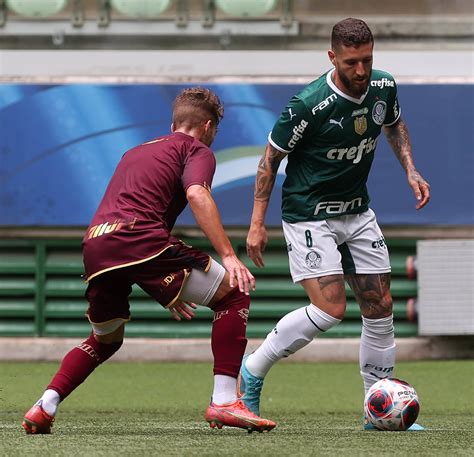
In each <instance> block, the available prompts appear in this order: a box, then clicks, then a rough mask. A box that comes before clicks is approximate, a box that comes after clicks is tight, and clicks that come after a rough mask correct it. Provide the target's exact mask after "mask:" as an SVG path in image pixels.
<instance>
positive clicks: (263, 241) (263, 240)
mask: <svg viewBox="0 0 474 457" xmlns="http://www.w3.org/2000/svg"><path fill="white" fill-rule="evenodd" d="M267 242H268V236H267V229H266V228H265V226H264V225H255V224H253V225H251V226H250V230H249V233H248V235H247V255H248V256H249V257H250V258H251V259H252V261H253V263H254V264H255V265H256V266H257V267H259V268H262V267H264V266H265V263H264V261H263V251H265V247H266V246H267Z"/></svg>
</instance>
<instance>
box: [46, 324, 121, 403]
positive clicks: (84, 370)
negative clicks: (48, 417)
mask: <svg viewBox="0 0 474 457" xmlns="http://www.w3.org/2000/svg"><path fill="white" fill-rule="evenodd" d="M121 345H122V342H121V341H120V342H118V343H110V344H105V343H99V342H98V341H97V340H96V339H95V338H94V335H93V334H92V333H91V334H90V336H89V338H87V340H85V341H83V342H82V343H81V344H79V345H77V346H76V347H75V348H74V349H72V350H71V351H70V352H68V353H67V354H66V356H65V357H64V359H63V361H62V363H61V366H60V367H59V370H58V372H57V373H56V374H55V375H54V378H53V379H52V381H51V383H50V384H49V386H48V387H47V388H48V389H53V390H55V391H56V392H57V393H58V394H59V396H60V397H61V400H64V399H65V398H66V397H67V396H68V395H69V394H70V393H71V392H72V391H73V390H74V389H75V388H76V387H77V386H79V385H80V384H82V383H83V382H84V381H85V380H86V378H87V377H88V376H89V375H90V374H91V373H92V372H93V371H94V370H95V368H96V367H98V366H99V365H100V364H101V363H102V362H105V361H106V360H107V359H108V358H110V357H111V356H112V355H113V354H114V353H115V352H117V351H118V350H119V348H120V346H121Z"/></svg>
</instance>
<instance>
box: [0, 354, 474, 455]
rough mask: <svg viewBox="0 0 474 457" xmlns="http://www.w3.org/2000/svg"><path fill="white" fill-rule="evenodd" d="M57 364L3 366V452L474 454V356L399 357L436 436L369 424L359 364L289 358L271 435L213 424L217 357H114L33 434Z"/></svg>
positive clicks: (271, 404) (279, 382)
mask: <svg viewBox="0 0 474 457" xmlns="http://www.w3.org/2000/svg"><path fill="white" fill-rule="evenodd" d="M56 368H57V364H55V363H0V435H1V439H0V455H1V456H29V455H31V456H35V455H41V456H48V457H49V456H77V457H79V456H116V455H120V456H155V455H156V456H168V455H169V456H223V455H229V456H252V457H257V456H259V457H260V456H292V457H295V456H358V455H360V456H381V455H382V456H383V455H398V456H416V457H419V456H453V455H455V456H457V455H460V456H461V455H465V456H468V455H469V456H472V455H474V449H473V425H474V423H473V410H474V381H473V375H474V361H445V362H438V361H437V362H416V363H415V362H413V363H408V362H407V363H398V365H397V369H396V375H397V376H398V377H400V378H401V379H405V380H406V381H408V382H411V383H412V384H413V385H414V386H415V388H416V389H417V391H418V393H419V396H420V399H421V412H420V417H419V421H418V422H419V423H421V424H423V425H425V426H426V427H427V430H426V431H425V432H418V433H416V432H410V433H406V432H364V431H362V426H361V421H362V400H363V398H362V397H363V395H362V382H361V379H360V376H359V374H358V366H357V364H353V363H337V364H336V363H334V364H327V363H321V364H296V363H286V362H284V363H280V364H278V365H276V366H275V367H274V368H273V370H272V371H271V372H270V374H269V375H268V377H267V379H266V382H265V387H264V392H263V396H262V405H261V406H262V415H264V416H266V417H269V418H272V419H274V420H275V421H277V422H278V426H277V428H276V429H275V430H273V431H272V432H270V433H264V434H259V433H252V434H248V433H247V432H246V431H245V430H239V429H231V428H224V429H222V430H211V429H210V428H209V426H208V424H207V423H206V422H204V420H203V414H204V410H205V408H206V405H207V403H208V401H209V396H210V393H211V387H212V371H211V365H210V364H206V363H187V364H185V363H108V364H105V365H104V366H102V367H99V368H98V369H97V370H96V372H95V373H94V374H93V375H92V376H91V377H90V378H89V379H88V380H87V381H86V383H85V384H84V385H82V386H81V387H80V388H79V389H77V390H76V392H74V393H73V394H72V395H71V396H70V398H68V399H67V400H66V401H65V402H64V403H63V404H62V405H61V408H60V410H59V413H58V415H57V419H56V423H55V424H54V427H53V434H52V435H42V436H31V435H28V436H27V435H25V433H24V432H23V429H22V428H21V426H20V424H21V419H22V414H23V413H24V412H25V411H26V410H27V409H28V408H29V407H30V406H31V404H32V403H33V402H34V401H35V400H36V399H37V398H38V397H39V396H40V394H41V392H42V390H43V388H44V386H45V385H46V384H47V382H48V381H49V379H50V377H51V375H52V374H53V373H54V372H55V370H56Z"/></svg>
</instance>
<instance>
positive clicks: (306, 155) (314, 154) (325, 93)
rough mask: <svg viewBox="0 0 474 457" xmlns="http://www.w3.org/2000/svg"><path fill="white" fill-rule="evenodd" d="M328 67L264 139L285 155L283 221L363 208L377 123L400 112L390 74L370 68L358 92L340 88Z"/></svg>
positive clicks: (384, 123)
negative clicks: (356, 94) (368, 77)
mask: <svg viewBox="0 0 474 457" xmlns="http://www.w3.org/2000/svg"><path fill="white" fill-rule="evenodd" d="M333 74H334V70H331V71H329V72H328V73H326V74H325V75H323V76H321V77H320V78H319V79H317V80H315V81H313V82H312V83H310V84H308V85H307V86H306V87H305V88H304V89H303V90H302V91H301V92H300V93H298V94H297V95H295V96H294V97H293V98H292V99H291V100H290V102H289V103H288V105H287V106H286V108H285V110H284V111H283V112H282V114H281V115H280V118H279V119H278V121H277V122H276V124H275V126H274V127H273V130H272V131H271V132H270V134H269V136H268V142H269V143H270V144H271V145H272V146H273V147H274V148H275V149H277V150H278V151H280V152H283V153H285V154H287V155H288V164H287V167H286V179H285V182H284V184H283V192H282V214H283V220H285V221H286V222H300V221H308V220H322V219H327V218H330V217H337V216H342V215H344V214H356V213H361V212H364V211H366V210H367V208H368V204H369V201H370V199H369V196H368V192H367V187H366V183H367V178H368V174H369V171H370V168H371V165H372V161H373V159H374V152H375V149H376V144H377V138H378V136H379V135H380V132H381V129H382V127H383V126H390V125H394V124H395V123H396V122H397V121H398V120H399V118H400V108H399V105H398V99H397V88H396V84H395V81H394V79H393V77H392V76H391V75H390V74H389V73H386V72H383V71H380V70H373V72H372V76H371V80H370V83H369V86H368V88H367V91H366V93H365V94H363V95H362V96H361V97H360V98H354V97H351V96H350V95H347V94H345V93H344V92H342V91H341V90H340V89H339V88H338V87H337V86H336V85H335V84H334V82H333V80H332V77H333Z"/></svg>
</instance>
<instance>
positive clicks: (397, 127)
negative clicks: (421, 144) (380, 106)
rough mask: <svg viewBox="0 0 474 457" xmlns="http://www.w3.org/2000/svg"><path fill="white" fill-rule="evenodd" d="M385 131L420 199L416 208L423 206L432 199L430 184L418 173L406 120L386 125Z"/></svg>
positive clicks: (409, 182) (410, 183) (416, 195)
mask: <svg viewBox="0 0 474 457" xmlns="http://www.w3.org/2000/svg"><path fill="white" fill-rule="evenodd" d="M384 133H385V136H386V137H387V141H388V142H389V144H390V146H391V147H392V149H393V152H394V153H395V155H396V156H397V158H398V160H399V161H400V163H401V164H402V167H403V169H404V170H405V172H406V174H407V179H408V184H409V185H410V187H411V188H412V189H413V192H414V193H415V197H416V199H417V200H418V203H417V205H416V209H421V208H423V206H425V205H426V204H427V203H428V202H429V200H430V185H429V184H428V183H427V182H426V181H425V179H423V177H422V176H421V175H420V173H418V171H417V170H416V168H415V164H414V163H413V155H412V150H411V142H410V135H409V134H408V128H407V125H406V124H405V121H404V120H403V119H401V118H400V119H399V121H398V122H397V123H395V124H394V125H391V126H388V127H387V126H386V127H384Z"/></svg>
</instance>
